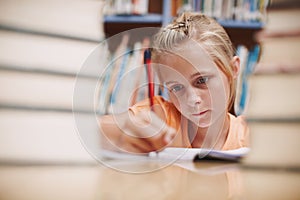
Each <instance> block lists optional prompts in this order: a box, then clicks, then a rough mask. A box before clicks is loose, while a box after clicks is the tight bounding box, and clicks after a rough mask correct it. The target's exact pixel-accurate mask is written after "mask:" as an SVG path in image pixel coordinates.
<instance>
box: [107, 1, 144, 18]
mask: <svg viewBox="0 0 300 200" xmlns="http://www.w3.org/2000/svg"><path fill="white" fill-rule="evenodd" d="M148 6H149V0H125V1H124V0H114V1H112V0H110V1H108V3H107V8H106V11H105V12H106V15H145V14H148Z"/></svg>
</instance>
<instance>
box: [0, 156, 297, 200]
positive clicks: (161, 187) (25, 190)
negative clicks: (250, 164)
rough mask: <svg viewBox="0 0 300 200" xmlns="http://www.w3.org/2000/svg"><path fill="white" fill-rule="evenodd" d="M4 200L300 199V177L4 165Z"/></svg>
mask: <svg viewBox="0 0 300 200" xmlns="http://www.w3.org/2000/svg"><path fill="white" fill-rule="evenodd" d="M108 166H110V167H108ZM111 167H114V168H118V169H122V170H123V171H126V170H128V169H130V170H131V171H137V172H138V171H140V172H141V173H126V172H121V171H120V170H116V169H112V168H111ZM0 199H1V200H2V199H3V200H6V199H7V200H23V199H26V200H27V199H28V200H35V199H36V200H44V199H49V200H54V199H55V200H59V199H62V200H69V199H72V200H77V199H78V200H79V199H82V200H89V199H93V200H94V199H97V200H98V199H104V200H111V199H112V200H114V199H117V200H118V199H122V200H123V199H139V200H140V199H141V200H144V199H150V200H159V199H170V200H173V199H186V200H192V199H218V200H219V199H272V200H276V199H300V173H299V171H287V170H274V169H273V170H272V169H250V168H244V167H242V166H241V165H240V164H228V163H216V162H197V163H193V162H180V163H173V164H169V165H165V164H162V163H156V162H150V161H149V162H128V161H110V162H106V166H104V165H100V164H80V165H7V164H6V165H1V166H0Z"/></svg>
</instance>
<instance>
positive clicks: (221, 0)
mask: <svg viewBox="0 0 300 200" xmlns="http://www.w3.org/2000/svg"><path fill="white" fill-rule="evenodd" d="M124 2H126V1H123V3H124ZM135 2H142V4H146V5H147V7H148V9H146V11H145V10H144V11H142V12H140V13H139V12H136V11H135V12H133V11H130V9H128V7H130V6H123V7H124V8H126V7H127V10H123V11H122V10H120V6H119V7H118V8H116V5H112V4H118V1H116V0H115V1H111V2H110V10H109V11H108V12H107V13H106V14H105V16H104V32H105V35H106V37H110V36H113V35H115V34H118V33H121V32H123V31H127V30H130V29H134V28H142V27H161V26H163V25H166V24H168V23H169V22H171V21H172V19H173V18H174V17H175V16H176V15H177V14H178V13H180V12H183V11H185V10H188V11H193V12H202V13H204V14H206V15H209V16H212V17H214V18H215V19H216V20H217V21H218V22H219V23H220V24H221V25H222V26H223V27H224V29H225V30H226V31H227V33H228V35H229V36H230V38H231V40H232V42H233V44H234V46H235V47H237V46H238V45H240V44H243V45H245V46H246V47H247V48H249V49H251V48H252V47H253V46H255V45H256V44H257V42H256V41H255V39H254V36H255V34H256V33H257V32H258V31H260V30H262V29H263V27H264V24H265V15H266V13H265V10H266V7H267V5H268V1H266V0H256V1H250V0H249V1H241V0H218V1H215V0H173V1H171V0H140V1H135ZM128 3H129V4H130V3H132V1H129V2H128ZM119 4H120V3H119ZM124 5H125V4H124ZM144 6H145V5H144Z"/></svg>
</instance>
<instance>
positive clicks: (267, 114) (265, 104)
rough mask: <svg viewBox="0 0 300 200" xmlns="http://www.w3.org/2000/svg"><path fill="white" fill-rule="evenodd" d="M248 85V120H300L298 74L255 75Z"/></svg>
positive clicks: (299, 73)
mask: <svg viewBox="0 0 300 200" xmlns="http://www.w3.org/2000/svg"><path fill="white" fill-rule="evenodd" d="M248 84H249V93H250V95H249V96H250V97H249V101H248V105H247V108H246V110H245V115H247V117H248V119H275V120H278V119H283V120H286V119H296V118H298V119H300V106H299V103H300V93H299V92H298V91H300V72H298V73H281V72H279V73H270V74H266V73H260V74H257V73H256V74H255V75H251V76H250V77H249V78H248Z"/></svg>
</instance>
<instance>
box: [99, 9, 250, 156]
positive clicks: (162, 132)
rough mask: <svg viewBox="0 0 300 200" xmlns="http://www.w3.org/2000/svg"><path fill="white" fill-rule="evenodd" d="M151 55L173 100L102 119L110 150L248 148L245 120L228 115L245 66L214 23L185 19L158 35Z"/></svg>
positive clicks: (146, 102) (187, 16) (141, 104)
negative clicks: (238, 79)
mask: <svg viewBox="0 0 300 200" xmlns="http://www.w3.org/2000/svg"><path fill="white" fill-rule="evenodd" d="M152 55H153V68H154V69H155V72H156V74H157V76H158V77H159V80H160V82H161V85H164V88H166V89H167V90H168V93H169V100H168V101H167V100H165V99H163V98H162V97H160V96H155V97H154V99H153V100H154V104H153V107H152V108H151V106H150V105H149V100H148V99H146V100H144V101H142V102H139V103H137V104H136V105H134V106H132V107H130V108H129V110H128V112H126V113H123V114H118V115H108V116H102V117H101V119H100V125H101V129H102V130H101V133H102V135H103V136H104V138H106V139H107V141H108V142H107V143H106V144H109V145H110V146H114V147H115V148H117V149H118V150H119V151H125V152H134V153H137V152H140V153H146V152H150V151H160V150H162V149H163V148H165V147H167V146H168V147H170V146H172V147H191V148H193V147H197V148H213V149H219V150H230V149H236V148H240V147H246V146H248V132H249V131H248V128H247V125H246V124H245V122H244V120H243V118H242V117H241V116H239V117H235V116H234V115H232V114H230V113H229V110H230V108H231V107H232V105H233V102H234V99H235V79H236V78H237V75H238V71H239V65H240V60H239V58H238V57H237V56H234V50H233V48H232V43H231V41H230V39H229V37H228V35H227V34H226V32H225V30H224V29H223V28H222V27H221V26H220V25H219V24H218V23H217V22H216V21H215V20H213V19H211V18H209V17H207V16H205V15H203V14H200V13H189V12H186V13H183V14H182V15H181V16H179V17H178V18H177V19H175V20H174V21H173V22H172V23H171V24H169V25H167V26H166V27H164V28H162V29H161V30H160V31H159V32H158V33H157V34H156V36H155V38H154V41H153V50H152ZM112 144H113V145H112ZM104 148H105V147H104Z"/></svg>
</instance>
